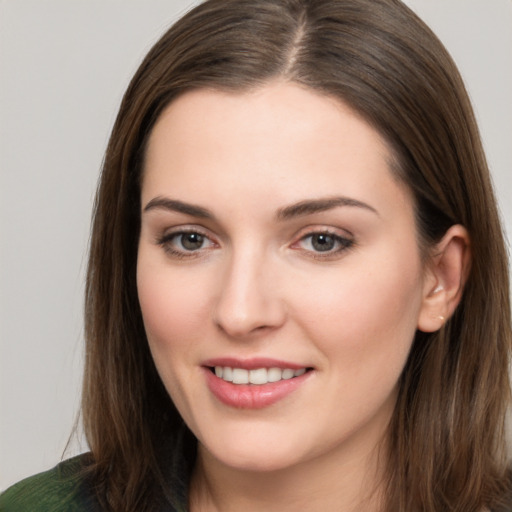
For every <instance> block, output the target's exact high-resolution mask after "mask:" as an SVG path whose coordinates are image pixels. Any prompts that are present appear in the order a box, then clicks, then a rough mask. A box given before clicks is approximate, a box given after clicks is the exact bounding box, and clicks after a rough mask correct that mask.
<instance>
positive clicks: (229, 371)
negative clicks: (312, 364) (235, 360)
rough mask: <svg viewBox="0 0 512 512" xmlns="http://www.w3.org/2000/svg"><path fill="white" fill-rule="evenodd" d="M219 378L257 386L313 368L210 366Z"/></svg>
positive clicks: (298, 375) (289, 377)
mask: <svg viewBox="0 0 512 512" xmlns="http://www.w3.org/2000/svg"><path fill="white" fill-rule="evenodd" d="M208 368H209V369H210V371H211V372H212V373H214V374H215V375H216V376H217V377H218V378H219V379H222V380H224V381H225V382H231V383H232V384H253V385H255V386H263V385H265V384H271V383H274V382H279V381H281V380H290V379H293V378H296V377H300V376H301V375H304V374H305V373H306V372H308V371H311V370H312V368H306V367H304V368H298V369H293V368H278V367H271V368H255V369H252V370H248V369H245V368H237V367H233V366H210V367H208Z"/></svg>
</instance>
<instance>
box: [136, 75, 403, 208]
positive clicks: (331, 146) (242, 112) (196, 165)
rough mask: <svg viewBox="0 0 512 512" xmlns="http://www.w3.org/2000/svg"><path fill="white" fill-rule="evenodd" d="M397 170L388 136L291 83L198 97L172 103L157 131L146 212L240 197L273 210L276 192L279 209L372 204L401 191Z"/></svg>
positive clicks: (149, 156) (340, 105) (149, 153)
mask: <svg viewBox="0 0 512 512" xmlns="http://www.w3.org/2000/svg"><path fill="white" fill-rule="evenodd" d="M391 160H392V155H391V151H390V150H389V148H388V146H387V144H386V142H385V141H384V140H383V138H382V137H381V136H380V134H379V133H378V132H377V131H376V130H375V129H373V128H372V127H371V126H370V125H369V124H368V123H367V122H365V120H364V119H362V118H361V116H359V115H358V114H357V113H356V112H354V111H353V110H352V109H351V108H350V107H348V106H347V105H345V104H344V103H342V102H341V101H339V100H337V99H334V98H332V97H329V96H325V95H321V94H319V93H317V92H313V91H311V90H308V89H305V88H302V87H300V86H298V85H294V84H289V83H275V84H270V85H267V86H265V87H262V88H259V89H256V90H253V91H250V92H244V93H238V94H234V93H226V92H220V91H214V90H197V91H192V92H188V93H186V94H184V95H183V96H181V97H179V98H178V99H177V100H175V101H174V102H173V103H171V104H170V105H169V106H168V107H167V109H166V110H165V111H164V112H163V113H162V115H161V116H160V118H159V119H158V121H157V123H156V125H155V127H154V129H153V132H152V134H151V137H150V140H149V144H148V148H147V154H146V162H145V171H144V178H143V189H142V195H143V202H144V201H147V200H150V199H151V197H150V196H154V195H157V194H171V195H173V196H175V195H176V194H178V195H180V198H181V199H183V200H190V201H193V202H197V201H198V200H201V201H203V202H206V203H209V202H211V201H212V200H213V198H224V199H226V200H229V201H234V198H235V196H237V195H238V196H240V194H241V195H243V196H244V197H245V204H247V205H248V204H249V203H250V202H251V201H250V199H251V198H252V199H254V200H260V201H263V203H267V200H265V195H266V194H268V192H269V190H272V197H273V199H275V202H276V204H275V205H274V206H275V207H276V208H277V207H279V206H280V205H279V204H277V203H286V202H295V201H297V200H301V199H303V196H304V195H306V196H310V197H312V196H318V197H324V196H332V195H334V194H343V195H350V196H354V197H356V198H357V196H360V197H359V198H361V196H366V197H368V196H371V195H372V192H381V193H385V192H386V191H387V190H388V189H389V190H391V189H392V188H393V187H395V188H396V187H399V184H398V183H397V180H396V179H395V176H394V174H393V172H392V171H391V170H390V164H389V162H390V161H391ZM399 188H403V187H399ZM392 192H396V190H393V191H392ZM401 192H402V193H404V192H405V191H404V190H401ZM268 199H269V198H268ZM269 200H270V199H269ZM393 200H394V199H393ZM260 204H261V203H260Z"/></svg>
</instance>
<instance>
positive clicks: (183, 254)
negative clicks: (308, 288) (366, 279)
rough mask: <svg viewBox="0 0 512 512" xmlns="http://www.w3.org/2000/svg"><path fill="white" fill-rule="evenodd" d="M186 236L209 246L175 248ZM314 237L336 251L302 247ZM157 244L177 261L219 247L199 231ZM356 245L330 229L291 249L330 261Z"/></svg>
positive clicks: (165, 237) (186, 231) (184, 231)
mask: <svg viewBox="0 0 512 512" xmlns="http://www.w3.org/2000/svg"><path fill="white" fill-rule="evenodd" d="M185 235H199V237H201V238H202V241H203V242H206V241H208V242H209V245H208V247H206V248H205V247H199V248H197V249H188V250H187V249H185V248H183V249H176V248H175V247H173V243H174V244H175V243H176V242H175V240H176V239H180V237H183V236H185ZM313 237H326V238H328V239H330V240H331V241H332V243H333V244H334V247H335V248H336V249H335V250H332V249H328V250H326V251H315V250H314V249H304V248H303V247H300V245H302V244H304V242H305V241H306V240H308V239H309V241H310V242H309V245H313V244H314V241H313ZM323 243H324V242H323ZM157 244H158V245H160V246H162V247H163V249H164V251H165V252H166V253H167V254H169V255H170V256H171V257H173V258H176V259H191V258H198V257H201V256H202V255H203V254H204V251H205V250H209V248H210V247H212V246H216V245H217V244H216V242H214V241H213V240H212V239H211V237H210V236H209V235H207V234H205V233H203V232H202V231H201V230H199V229H181V230H179V231H174V232H171V233H166V234H165V235H163V236H162V237H160V238H159V239H158V240H157ZM181 245H182V246H183V238H181ZM354 245H355V242H354V240H353V239H352V238H349V237H345V236H341V235H339V234H338V233H334V232H332V231H330V230H328V229H318V230H314V231H309V232H308V233H305V234H304V235H303V236H301V237H300V238H299V240H297V241H296V242H294V243H293V244H292V245H291V248H292V249H294V250H299V251H302V252H303V253H305V254H307V255H308V256H309V257H311V258H314V259H318V260H322V259H323V260H328V259H334V258H336V257H339V256H341V253H344V252H346V251H348V250H350V249H352V248H353V247H354Z"/></svg>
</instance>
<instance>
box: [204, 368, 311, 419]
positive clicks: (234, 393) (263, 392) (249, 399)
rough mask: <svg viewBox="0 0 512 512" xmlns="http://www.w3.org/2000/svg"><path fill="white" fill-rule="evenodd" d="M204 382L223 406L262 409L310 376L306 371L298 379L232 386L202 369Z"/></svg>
mask: <svg viewBox="0 0 512 512" xmlns="http://www.w3.org/2000/svg"><path fill="white" fill-rule="evenodd" d="M203 369H204V371H205V373H206V382H207V384H208V388H209V389H210V391H211V392H212V393H213V395H214V396H215V397H216V398H217V399H218V400H220V401H221V402H222V403H223V404H225V405H229V406H230V407H235V408H237V409H263V408H264V407H268V406H270V405H272V404H275V403H276V402H278V401H279V400H282V399H283V398H285V397H286V396H288V395H290V394H291V393H293V392H294V391H295V390H296V389H297V388H299V387H300V386H301V385H302V384H303V383H304V382H305V381H306V380H307V379H308V378H309V376H310V375H311V373H312V372H311V371H307V372H306V373H304V374H303V375H301V376H299V377H293V378H291V379H283V380H280V381H278V382H269V383H268V384H260V385H257V384H233V383H232V382H227V381H225V380H223V379H220V378H219V377H217V376H216V375H215V374H214V373H213V372H212V371H211V370H210V369H209V368H203Z"/></svg>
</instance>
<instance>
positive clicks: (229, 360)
mask: <svg viewBox="0 0 512 512" xmlns="http://www.w3.org/2000/svg"><path fill="white" fill-rule="evenodd" d="M203 366H208V367H212V368H213V367H215V366H228V367H230V368H243V369H245V370H256V369H258V368H282V369H284V368H290V369H291V370H300V369H301V368H309V366H308V365H303V364H298V363H292V362H290V361H283V360H279V359H273V358H269V357H252V358H250V359H239V358H236V357H216V358H212V359H208V360H206V361H204V362H203Z"/></svg>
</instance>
